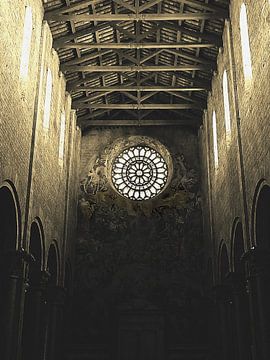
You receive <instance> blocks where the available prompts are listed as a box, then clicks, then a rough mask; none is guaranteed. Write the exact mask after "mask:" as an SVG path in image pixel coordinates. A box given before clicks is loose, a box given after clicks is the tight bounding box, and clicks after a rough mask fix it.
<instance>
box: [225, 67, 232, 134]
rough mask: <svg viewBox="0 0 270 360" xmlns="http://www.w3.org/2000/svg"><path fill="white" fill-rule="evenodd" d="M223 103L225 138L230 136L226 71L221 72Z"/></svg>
mask: <svg viewBox="0 0 270 360" xmlns="http://www.w3.org/2000/svg"><path fill="white" fill-rule="evenodd" d="M223 103H224V117H225V128H226V137H227V140H228V139H230V136H231V117H230V102H229V89H228V76H227V71H226V70H224V73H223Z"/></svg>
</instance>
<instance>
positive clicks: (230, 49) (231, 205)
mask: <svg viewBox="0 0 270 360" xmlns="http://www.w3.org/2000/svg"><path fill="white" fill-rule="evenodd" d="M241 4H242V1H240V0H236V1H233V2H231V7H230V19H231V20H230V22H228V21H227V22H226V24H225V29H224V34H223V42H224V44H223V48H222V49H220V53H219V56H218V66H217V72H216V74H215V76H214V78H213V81H212V92H211V94H210V95H209V97H208V106H207V111H206V112H205V116H204V122H203V127H202V128H201V130H200V144H201V145H200V149H201V158H202V179H203V182H202V186H203V198H204V208H205V209H206V211H204V225H205V237H206V239H207V243H208V246H207V248H208V258H212V259H213V263H214V264H215V277H216V279H217V273H218V260H217V259H218V256H219V249H220V244H221V242H222V241H223V242H225V244H226V246H227V250H228V255H229V259H230V270H232V271H233V268H234V265H233V262H232V261H231V259H232V257H233V240H234V239H233V231H234V224H235V223H236V221H237V219H238V220H239V221H240V222H242V224H243V232H244V240H245V247H246V249H248V248H250V247H251V246H252V245H254V244H255V238H254V235H253V234H252V231H251V230H252V223H253V219H252V207H253V202H254V196H255V191H256V187H257V185H258V183H259V182H260V181H261V180H264V181H265V182H267V183H268V184H269V181H270V167H269V160H270V151H269V142H268V134H269V127H270V125H269V124H270V122H269V110H270V103H269V92H270V90H269V78H270V61H269V60H270V57H269V51H268V48H269V45H270V37H269V31H270V21H269V19H270V5H269V1H267V0H259V1H252V0H247V1H245V4H246V8H247V17H248V26H249V38H250V49H251V61H252V71H253V77H252V80H251V81H245V79H244V75H243V64H242V53H241V39H240V23H239V21H240V19H239V18H240V7H241ZM224 69H226V70H227V73H228V82H229V101H230V116H231V128H232V130H231V139H230V141H228V138H226V130H225V122H224V105H223V91H222V76H223V71H224ZM213 110H215V111H216V117H217V134H218V152H219V166H218V168H217V169H215V166H214V155H213V135H212V113H213Z"/></svg>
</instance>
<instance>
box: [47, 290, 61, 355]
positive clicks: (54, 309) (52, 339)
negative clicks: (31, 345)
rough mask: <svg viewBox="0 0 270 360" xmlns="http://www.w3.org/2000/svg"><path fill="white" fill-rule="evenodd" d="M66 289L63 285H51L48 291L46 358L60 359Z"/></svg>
mask: <svg viewBox="0 0 270 360" xmlns="http://www.w3.org/2000/svg"><path fill="white" fill-rule="evenodd" d="M65 296H66V292H65V289H64V288H63V287H61V286H50V287H48V291H47V304H46V308H47V327H46V340H45V341H46V343H45V359H46V360H58V359H59V357H60V353H59V352H60V350H61V345H62V333H63V329H62V326H63V317H64V306H65Z"/></svg>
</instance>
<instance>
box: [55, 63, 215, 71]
mask: <svg viewBox="0 0 270 360" xmlns="http://www.w3.org/2000/svg"><path fill="white" fill-rule="evenodd" d="M61 70H62V71H78V72H164V71H193V70H203V71H207V70H208V71H209V70H211V66H207V65H206V64H200V65H178V66H172V65H171V66H164V65H161V66H158V65H154V66H144V65H138V66H137V65H129V66H124V65H122V66H119V65H105V66H102V65H85V66H83V65H70V66H69V65H62V66H61Z"/></svg>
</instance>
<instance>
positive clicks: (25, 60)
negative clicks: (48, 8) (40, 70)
mask: <svg viewBox="0 0 270 360" xmlns="http://www.w3.org/2000/svg"><path fill="white" fill-rule="evenodd" d="M32 25H33V21H32V9H31V7H30V6H26V8H25V16H24V28H23V42H22V53H21V66H20V77H21V78H22V79H25V78H27V75H28V68H29V59H30V49H31V37H32Z"/></svg>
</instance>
